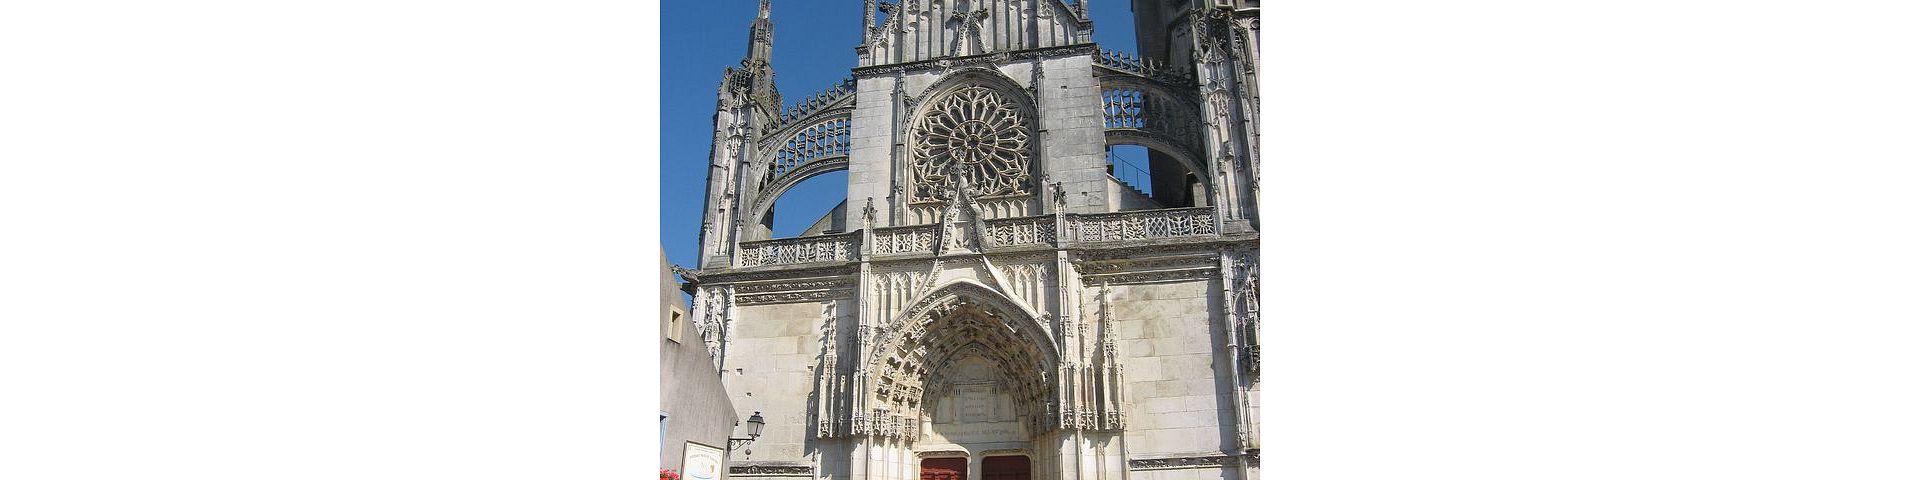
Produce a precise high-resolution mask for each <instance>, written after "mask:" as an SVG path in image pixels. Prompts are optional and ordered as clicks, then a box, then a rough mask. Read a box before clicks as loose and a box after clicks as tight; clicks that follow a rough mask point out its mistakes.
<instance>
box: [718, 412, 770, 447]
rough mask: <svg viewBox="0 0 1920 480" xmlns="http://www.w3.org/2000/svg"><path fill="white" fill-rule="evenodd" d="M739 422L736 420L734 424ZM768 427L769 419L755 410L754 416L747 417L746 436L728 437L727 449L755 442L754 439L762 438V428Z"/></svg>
mask: <svg viewBox="0 0 1920 480" xmlns="http://www.w3.org/2000/svg"><path fill="white" fill-rule="evenodd" d="M739 424H740V423H739V422H734V425H739ZM766 427H767V419H765V418H761V417H760V412H753V416H751V417H747V436H746V437H744V438H739V437H727V450H733V449H736V448H740V447H741V446H743V445H746V444H749V443H753V440H754V439H756V438H760V429H762V428H766ZM749 453H751V452H749Z"/></svg>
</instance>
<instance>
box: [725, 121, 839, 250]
mask: <svg viewBox="0 0 1920 480" xmlns="http://www.w3.org/2000/svg"><path fill="white" fill-rule="evenodd" d="M830 113H831V114H829V115H824V116H822V117H821V118H819V119H818V120H815V121H812V122H807V123H799V124H796V125H797V126H796V127H789V128H783V129H780V130H778V131H776V132H774V133H775V134H776V135H779V136H775V137H772V138H778V139H781V140H780V141H778V142H773V143H770V144H768V145H765V146H763V147H762V149H761V151H760V155H759V158H761V159H763V160H761V161H759V162H756V164H755V165H754V167H753V169H752V170H750V171H749V176H748V177H747V178H748V179H750V181H752V182H754V183H753V185H754V187H753V197H752V199H753V203H752V205H750V208H749V209H748V210H747V212H748V216H747V217H746V219H747V220H748V221H749V222H764V221H765V220H766V218H765V217H766V215H767V211H768V210H770V209H772V208H773V203H774V201H776V200H779V199H780V196H781V195H784V194H786V193H787V190H789V189H792V188H793V187H794V186H796V185H799V184H800V182H804V181H806V180H807V179H809V178H813V177H816V176H819V175H820V174H824V173H828V172H835V171H841V170H846V169H847V167H848V155H849V154H850V152H851V150H852V143H851V133H852V116H851V113H852V111H851V110H850V109H849V110H844V111H836V112H830Z"/></svg>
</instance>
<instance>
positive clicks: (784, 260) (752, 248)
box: [737, 232, 860, 267]
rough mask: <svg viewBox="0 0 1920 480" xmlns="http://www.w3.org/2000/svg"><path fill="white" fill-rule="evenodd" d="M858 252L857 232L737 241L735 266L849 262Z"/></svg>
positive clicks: (858, 239) (858, 237) (858, 238)
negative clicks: (737, 254)
mask: <svg viewBox="0 0 1920 480" xmlns="http://www.w3.org/2000/svg"><path fill="white" fill-rule="evenodd" d="M859 253H860V234H859V233H858V232H855V233H842V234H838V235H820V236H812V237H799V238H783V239H779V240H766V241H759V242H741V243H740V256H739V258H738V261H739V265H737V266H741V267H758V266H763V265H788V264H795V263H813V262H844V261H849V260H853V259H854V258H855V256H857V255H858V254H859Z"/></svg>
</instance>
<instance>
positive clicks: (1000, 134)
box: [913, 87, 1032, 200]
mask: <svg viewBox="0 0 1920 480" xmlns="http://www.w3.org/2000/svg"><path fill="white" fill-rule="evenodd" d="M1027 123H1028V121H1027V118H1026V117H1025V116H1023V115H1021V112H1020V108H1019V106H1018V104H1016V103H1014V101H1013V99H1012V98H1009V97H1008V96H1007V94H1005V93H1001V92H999V91H996V90H993V89H989V88H985V87H968V88H963V89H960V90H959V91H956V92H953V93H951V94H948V95H946V96H944V97H941V98H940V99H939V100H938V101H936V102H934V104H933V105H932V106H931V107H930V108H929V109H928V111H927V114H926V115H925V116H922V117H920V119H919V120H918V121H916V122H914V124H913V137H914V143H913V158H914V162H913V174H914V178H915V179H917V181H916V182H914V192H913V196H914V199H916V200H933V199H937V198H940V197H941V196H942V195H943V194H944V193H946V192H949V191H951V190H952V189H953V185H954V183H955V182H956V180H957V179H956V178H954V175H955V174H958V175H960V176H962V177H963V178H965V179H966V182H967V186H968V188H967V193H968V194H970V195H972V196H974V197H999V196H1012V195H1022V194H1026V193H1027V184H1028V183H1029V182H1030V181H1031V180H1032V176H1031V175H1030V174H1029V173H1028V172H1027V163H1028V162H1027V159H1028V158H1029V152H1030V150H1032V144H1031V141H1030V139H1031V136H1030V135H1029V134H1028V130H1029V129H1028V126H1027Z"/></svg>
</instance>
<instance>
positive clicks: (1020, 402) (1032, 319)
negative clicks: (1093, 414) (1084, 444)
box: [856, 280, 1060, 441]
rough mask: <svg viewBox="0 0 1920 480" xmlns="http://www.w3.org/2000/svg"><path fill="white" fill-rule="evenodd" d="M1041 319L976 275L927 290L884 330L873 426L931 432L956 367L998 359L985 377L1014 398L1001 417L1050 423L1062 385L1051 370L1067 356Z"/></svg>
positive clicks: (910, 434) (914, 435) (873, 362)
mask: <svg viewBox="0 0 1920 480" xmlns="http://www.w3.org/2000/svg"><path fill="white" fill-rule="evenodd" d="M1039 320H1040V317H1039V316H1037V315H1035V314H1033V313H1032V312H1031V311H1029V310H1027V309H1026V308H1025V307H1024V306H1022V305H1020V304H1019V303H1018V302H1015V301H1013V300H1012V299H1009V298H1007V297H1006V296H1005V295H1002V294H1001V293H1000V292H997V291H994V290H993V289H991V288H988V287H987V286H985V285H982V284H980V283H978V282H973V281H969V280H960V281H955V282H953V283H950V284H948V285H946V286H943V287H940V288H939V289H936V290H934V291H933V292H932V293H930V294H928V295H925V296H922V297H921V298H920V299H919V300H918V301H917V302H915V303H914V304H913V306H911V307H908V308H907V309H906V310H904V311H902V312H901V314H900V315H899V316H898V317H896V318H895V319H893V320H892V321H890V322H888V325H887V326H886V328H883V329H881V330H880V332H879V338H877V339H876V341H875V342H874V348H873V351H872V352H871V354H870V355H869V356H868V357H867V361H866V365H865V366H864V367H865V368H864V371H866V372H869V374H870V375H872V377H871V378H872V380H871V383H869V389H868V391H867V392H865V401H866V402H867V405H868V409H867V410H868V411H869V412H871V413H872V415H873V416H872V417H871V418H872V431H873V433H875V434H878V435H881V436H893V435H898V436H901V437H905V438H906V439H908V440H909V441H911V440H916V439H920V438H922V437H923V436H925V434H926V433H927V432H926V431H924V430H922V428H923V425H926V424H928V423H929V422H930V421H931V420H933V417H934V415H935V414H936V413H937V412H932V411H928V407H930V406H932V405H930V404H931V403H934V402H935V398H937V397H940V396H942V395H945V394H948V393H950V392H951V388H952V386H953V383H954V382H953V381H952V380H953V379H954V378H955V377H957V376H962V375H957V374H956V373H955V372H953V370H954V369H955V368H961V367H965V366H967V365H970V364H984V365H990V366H992V367H993V368H992V369H990V371H989V374H988V375H986V376H985V378H986V379H987V380H988V381H989V383H991V384H992V385H994V387H995V391H996V392H998V393H1002V394H1004V395H1005V397H1006V398H1007V399H1008V400H1010V401H1009V402H1006V403H1007V405H1005V406H1004V407H1001V408H1002V409H1005V410H1003V411H1004V412H1005V415H1004V418H1002V419H1001V420H1012V419H1015V418H1017V419H1018V420H1019V421H1020V423H1021V424H1022V425H1024V426H1025V429H1026V430H1027V431H1028V432H1030V433H1037V432H1040V431H1044V430H1046V429H1047V426H1048V425H1049V424H1050V423H1051V422H1049V421H1048V420H1047V419H1048V415H1049V413H1050V411H1051V403H1052V400H1053V399H1054V397H1055V391H1056V389H1055V386H1054V385H1055V379H1054V378H1053V375H1052V374H1051V373H1052V372H1053V371H1054V370H1055V366H1056V365H1058V364H1059V362H1060V357H1059V353H1058V351H1056V350H1055V349H1054V346H1053V343H1052V342H1051V341H1050V340H1049V339H1048V335H1047V333H1046V330H1045V329H1044V328H1043V327H1042V326H1041V324H1040V321H1039ZM975 379H976V380H978V378H975ZM949 414H950V413H949ZM856 423H858V422H856Z"/></svg>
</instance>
